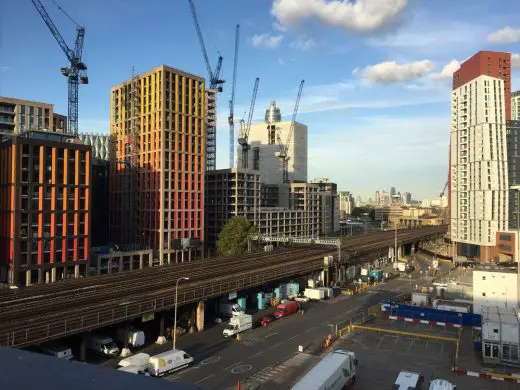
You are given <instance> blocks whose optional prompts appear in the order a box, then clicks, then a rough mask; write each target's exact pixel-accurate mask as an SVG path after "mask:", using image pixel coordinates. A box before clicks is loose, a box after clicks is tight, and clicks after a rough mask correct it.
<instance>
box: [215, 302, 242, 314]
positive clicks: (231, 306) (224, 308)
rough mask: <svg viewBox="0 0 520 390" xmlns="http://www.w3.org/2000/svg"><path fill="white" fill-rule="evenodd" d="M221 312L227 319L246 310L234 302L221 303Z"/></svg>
mask: <svg viewBox="0 0 520 390" xmlns="http://www.w3.org/2000/svg"><path fill="white" fill-rule="evenodd" d="M219 312H220V314H221V315H223V316H226V317H233V316H237V315H240V314H243V313H244V309H242V308H241V307H240V305H239V304H238V303H234V302H220V303H219Z"/></svg>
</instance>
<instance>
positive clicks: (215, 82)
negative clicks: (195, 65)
mask: <svg viewBox="0 0 520 390" xmlns="http://www.w3.org/2000/svg"><path fill="white" fill-rule="evenodd" d="M188 3H189V4H190V10H191V16H192V18H193V23H194V24H195V29H196V30H197V37H198V38H199V44H200V48H201V49H202V56H203V57H204V62H205V64H206V69H207V70H208V75H209V81H210V87H209V88H210V89H216V90H217V91H218V92H222V84H224V80H221V79H220V78H219V77H220V69H221V68H222V56H221V55H220V53H219V56H218V60H217V66H215V70H214V71H213V70H211V65H210V62H209V57H208V52H207V51H206V45H205V43H204V38H203V37H202V32H201V30H200V25H199V18H198V16H197V10H196V9H195V4H193V0H188Z"/></svg>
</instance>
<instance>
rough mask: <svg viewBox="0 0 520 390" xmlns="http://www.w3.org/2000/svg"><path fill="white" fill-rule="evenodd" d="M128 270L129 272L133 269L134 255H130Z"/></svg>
mask: <svg viewBox="0 0 520 390" xmlns="http://www.w3.org/2000/svg"><path fill="white" fill-rule="evenodd" d="M128 269H129V270H130V271H132V270H133V269H134V255H130V264H128Z"/></svg>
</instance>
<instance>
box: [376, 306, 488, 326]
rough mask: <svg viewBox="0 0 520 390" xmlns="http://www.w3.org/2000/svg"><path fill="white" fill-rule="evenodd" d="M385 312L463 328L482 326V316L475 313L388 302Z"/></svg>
mask: <svg viewBox="0 0 520 390" xmlns="http://www.w3.org/2000/svg"><path fill="white" fill-rule="evenodd" d="M383 307H384V311H385V312H387V313H389V314H390V315H394V316H399V317H406V318H413V319H416V320H427V321H438V322H449V323H453V324H460V325H463V326H481V325H482V316H481V315H480V314H475V313H457V312H453V311H447V310H438V309H434V308H432V307H422V306H410V305H403V304H400V303H396V302H391V301H387V302H384V303H383Z"/></svg>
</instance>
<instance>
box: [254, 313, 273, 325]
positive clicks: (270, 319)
mask: <svg viewBox="0 0 520 390" xmlns="http://www.w3.org/2000/svg"><path fill="white" fill-rule="evenodd" d="M274 320H276V318H274V316H272V315H266V316H263V317H262V318H260V320H259V321H258V325H260V326H267V325H269V324H270V323H271V322H273V321H274Z"/></svg>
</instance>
